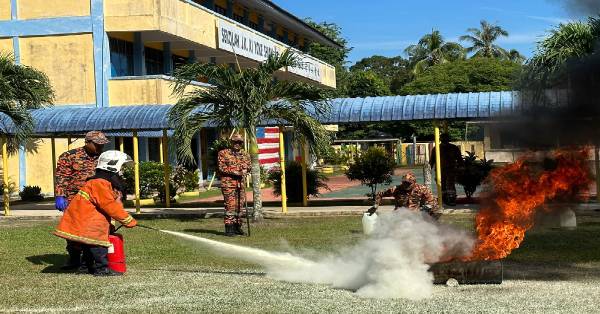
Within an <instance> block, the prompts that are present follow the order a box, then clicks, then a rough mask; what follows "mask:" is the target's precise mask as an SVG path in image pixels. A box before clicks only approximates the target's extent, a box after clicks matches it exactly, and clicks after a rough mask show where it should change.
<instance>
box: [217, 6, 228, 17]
mask: <svg viewBox="0 0 600 314" xmlns="http://www.w3.org/2000/svg"><path fill="white" fill-rule="evenodd" d="M215 12H217V13H219V14H221V15H225V16H227V9H225V8H223V7H222V6H219V5H216V4H215Z"/></svg>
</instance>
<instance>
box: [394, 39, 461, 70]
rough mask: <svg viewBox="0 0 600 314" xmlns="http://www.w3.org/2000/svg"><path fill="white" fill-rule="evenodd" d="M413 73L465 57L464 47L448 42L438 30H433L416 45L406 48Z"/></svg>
mask: <svg viewBox="0 0 600 314" xmlns="http://www.w3.org/2000/svg"><path fill="white" fill-rule="evenodd" d="M404 52H405V53H406V54H407V55H408V57H409V61H410V64H411V66H412V68H413V73H415V74H419V73H422V72H423V71H424V70H425V69H426V68H427V67H429V66H432V65H436V64H441V63H445V62H447V61H454V60H458V59H462V58H464V49H463V47H462V46H461V45H460V44H457V43H455V42H446V41H444V38H443V37H442V35H441V34H440V32H439V31H438V30H432V31H431V34H427V35H425V36H423V37H421V39H420V40H419V42H418V43H417V44H416V45H410V46H408V47H406V49H404Z"/></svg>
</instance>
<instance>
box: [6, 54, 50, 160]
mask: <svg viewBox="0 0 600 314" xmlns="http://www.w3.org/2000/svg"><path fill="white" fill-rule="evenodd" d="M53 99H54V92H53V91H52V86H51V85H50V80H49V79H48V77H47V76H46V75H45V74H44V73H42V72H40V71H38V70H36V69H34V68H32V67H28V66H24V65H18V64H16V63H15V62H14V59H13V57H12V56H11V55H10V54H0V113H1V114H3V115H4V116H3V117H1V118H0V120H4V121H3V122H8V123H9V124H12V125H13V126H14V129H12V130H10V129H8V128H2V127H0V132H2V133H7V132H11V136H10V137H8V149H9V152H10V153H14V152H16V151H17V150H18V148H19V146H20V145H23V144H25V141H26V140H27V138H28V137H29V136H30V135H31V132H33V126H34V125H33V117H32V116H31V114H30V112H29V110H30V109H37V108H42V107H44V106H46V105H50V104H51V103H52V100H53ZM6 118H8V120H9V121H6V120H5V119H6ZM5 125H6V124H5Z"/></svg>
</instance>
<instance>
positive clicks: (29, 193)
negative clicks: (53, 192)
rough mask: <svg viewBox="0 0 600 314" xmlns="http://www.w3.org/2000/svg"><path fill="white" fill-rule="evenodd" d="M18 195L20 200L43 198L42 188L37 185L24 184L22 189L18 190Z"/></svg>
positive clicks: (34, 200)
mask: <svg viewBox="0 0 600 314" xmlns="http://www.w3.org/2000/svg"><path fill="white" fill-rule="evenodd" d="M19 196H20V197H21V200H22V201H32V202H37V201H41V200H43V199H44V197H43V196H42V188H41V187H39V186H37V185H35V186H30V185H27V186H25V187H24V188H23V191H21V192H19Z"/></svg>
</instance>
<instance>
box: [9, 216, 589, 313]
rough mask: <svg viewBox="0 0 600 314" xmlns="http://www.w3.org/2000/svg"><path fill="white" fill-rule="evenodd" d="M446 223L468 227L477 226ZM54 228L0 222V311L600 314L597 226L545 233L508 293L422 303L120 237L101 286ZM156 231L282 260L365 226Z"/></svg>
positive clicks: (186, 247) (270, 224)
mask: <svg viewBox="0 0 600 314" xmlns="http://www.w3.org/2000/svg"><path fill="white" fill-rule="evenodd" d="M443 220H444V221H445V222H446V223H453V224H456V225H460V226H462V227H464V228H472V216H470V215H451V216H449V217H444V218H443ZM55 223H56V222H53V221H19V220H4V221H0V267H1V269H0V287H1V289H2V293H1V296H2V297H1V298H0V312H12V311H24V312H52V311H58V312H63V311H64V312H67V311H77V312H143V313H148V312H154V313H161V312H206V313H237V312H248V313H283V312H285V313H298V312H301V313H315V312H336V313H351V312H352V313H357V312H396V313H397V312H473V313H480V312H521V313H522V312H528V313H529V312H540V313H542V312H544V313H548V312H578V313H591V312H597V311H598V309H597V307H596V305H595V303H596V301H595V300H598V299H600V217H596V216H593V215H589V216H585V217H580V226H579V227H578V228H577V229H576V230H559V229H539V230H534V231H532V232H530V233H529V234H528V235H527V238H526V240H525V242H524V244H523V245H522V247H521V248H520V249H518V250H516V251H515V252H514V253H513V254H512V255H511V256H510V257H509V258H508V259H507V260H506V261H505V282H504V283H503V284H502V285H492V286H460V287H457V288H450V287H446V286H436V287H435V289H434V294H433V296H432V298H430V299H426V300H421V301H408V300H401V299H363V298H358V297H356V296H355V295H354V294H353V293H352V292H351V291H345V290H339V289H332V288H330V287H328V286H325V285H313V284H298V283H286V282H278V281H275V280H272V279H269V278H267V277H266V276H264V274H263V273H262V270H261V268H259V267H257V266H255V265H251V264H246V263H243V262H240V261H237V260H233V259H231V258H223V257H219V256H215V255H214V254H212V253H210V252H209V251H207V250H205V249H204V248H203V247H200V246H196V245H194V244H191V243H188V242H185V241H181V240H179V239H176V238H174V237H172V236H169V235H166V234H162V233H158V232H154V231H151V230H146V229H142V228H136V229H131V230H124V231H122V233H123V235H124V236H125V241H126V249H127V262H128V267H129V269H128V273H127V274H126V276H123V277H111V278H95V277H92V276H89V275H76V274H66V273H60V271H59V266H60V265H62V264H63V263H64V261H65V258H66V256H65V253H64V241H63V240H61V239H59V238H56V237H54V236H52V235H50V232H51V231H52V230H53V227H54V225H55ZM141 223H145V224H147V225H151V226H154V227H158V228H162V229H169V230H174V231H181V232H185V233H189V234H193V235H199V236H202V237H206V238H210V239H216V240H223V241H226V242H230V243H235V244H241V245H249V246H253V247H258V248H263V249H269V250H281V251H286V250H289V248H290V247H291V248H297V249H311V250H313V251H315V252H316V253H315V254H318V252H322V253H325V252H330V251H331V250H332V249H334V248H339V247H341V246H347V245H352V244H353V243H356V242H357V241H359V240H360V239H361V238H362V235H361V233H360V230H361V226H360V219H359V218H358V217H337V218H310V219H285V220H282V219H279V220H275V219H271V220H267V221H266V222H264V223H262V224H260V225H257V226H255V228H254V230H253V236H252V237H250V238H247V237H238V238H225V237H223V236H222V234H221V232H222V221H221V220H220V219H198V220H173V219H163V220H146V221H141Z"/></svg>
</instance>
